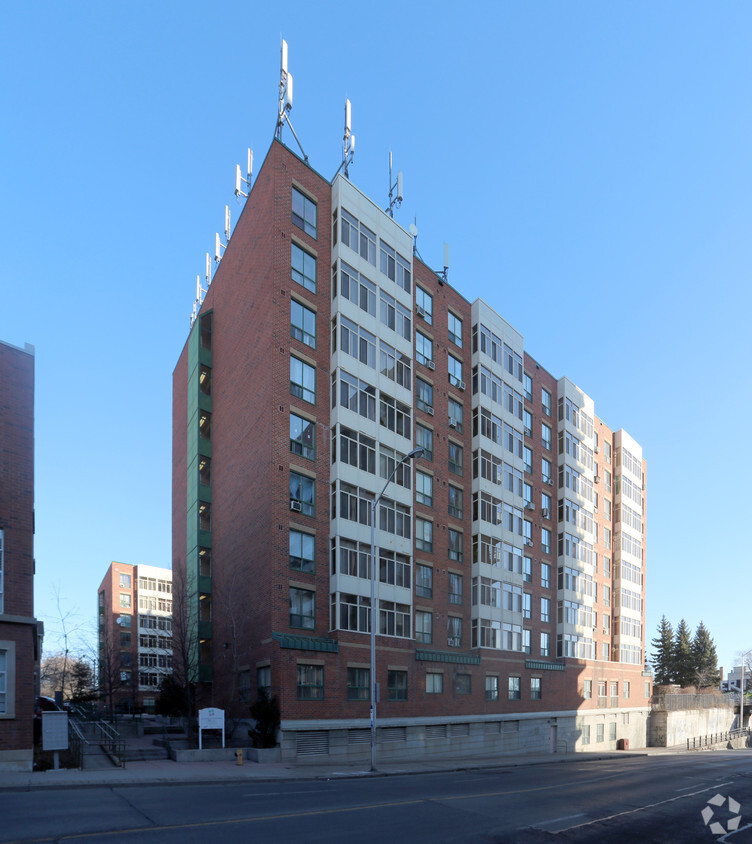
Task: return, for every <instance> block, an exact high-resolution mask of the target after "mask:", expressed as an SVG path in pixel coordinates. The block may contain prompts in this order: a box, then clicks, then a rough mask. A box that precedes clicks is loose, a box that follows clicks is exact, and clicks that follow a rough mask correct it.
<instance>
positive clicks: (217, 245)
mask: <svg viewBox="0 0 752 844" xmlns="http://www.w3.org/2000/svg"><path fill="white" fill-rule="evenodd" d="M223 249H227V246H225V244H224V243H222V241H221V240H220V237H219V232H215V233H214V263H215V264H218V263H219V262H220V261H221V260H222V250H223Z"/></svg>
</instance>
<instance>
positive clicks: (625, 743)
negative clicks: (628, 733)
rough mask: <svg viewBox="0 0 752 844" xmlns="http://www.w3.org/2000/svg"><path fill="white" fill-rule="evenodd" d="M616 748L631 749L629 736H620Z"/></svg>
mask: <svg viewBox="0 0 752 844" xmlns="http://www.w3.org/2000/svg"><path fill="white" fill-rule="evenodd" d="M616 749H617V750H629V739H628V738H620V739H619V740H618V741H617V742H616Z"/></svg>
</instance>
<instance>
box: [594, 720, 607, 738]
mask: <svg viewBox="0 0 752 844" xmlns="http://www.w3.org/2000/svg"><path fill="white" fill-rule="evenodd" d="M604 727H605V724H596V725H595V740H596V742H601V741H603V731H604Z"/></svg>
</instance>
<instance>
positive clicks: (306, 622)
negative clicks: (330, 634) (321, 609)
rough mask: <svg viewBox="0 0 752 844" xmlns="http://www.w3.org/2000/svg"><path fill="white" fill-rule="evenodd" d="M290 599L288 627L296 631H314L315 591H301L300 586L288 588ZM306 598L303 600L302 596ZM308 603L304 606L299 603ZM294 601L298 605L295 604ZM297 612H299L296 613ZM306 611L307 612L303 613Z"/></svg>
mask: <svg viewBox="0 0 752 844" xmlns="http://www.w3.org/2000/svg"><path fill="white" fill-rule="evenodd" d="M289 590H290V591H289V598H290V618H289V624H290V627H292V628H294V629H296V630H315V629H316V590H315V589H303V588H302V587H300V586H290V587H289ZM304 595H305V596H306V597H305V598H304V597H303V596H304ZM303 600H305V601H309V602H310V605H308V606H306V605H305V604H303V603H300V602H301V601H303ZM296 601H297V602H298V603H296ZM296 609H297V610H299V611H296ZM305 609H308V610H309V612H307V613H306V612H304V610H305Z"/></svg>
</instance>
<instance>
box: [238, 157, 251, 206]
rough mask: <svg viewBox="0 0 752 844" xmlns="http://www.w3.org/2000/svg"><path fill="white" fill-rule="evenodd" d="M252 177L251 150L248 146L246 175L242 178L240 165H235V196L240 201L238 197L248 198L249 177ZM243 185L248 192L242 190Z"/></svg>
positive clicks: (249, 189)
mask: <svg viewBox="0 0 752 844" xmlns="http://www.w3.org/2000/svg"><path fill="white" fill-rule="evenodd" d="M252 178H253V150H252V149H251V148H250V147H249V148H248V168H247V171H246V176H245V178H243V174H242V173H241V172H240V165H239V164H236V165H235V196H236V198H237V200H238V202H240V197H241V196H242V197H243V198H245V199H248V193H250V192H251V179H252ZM243 185H245V186H246V190H247V191H248V193H245V192H244V191H243Z"/></svg>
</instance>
